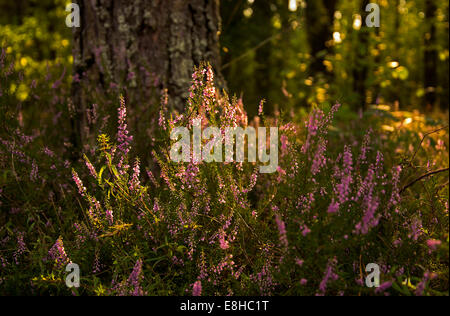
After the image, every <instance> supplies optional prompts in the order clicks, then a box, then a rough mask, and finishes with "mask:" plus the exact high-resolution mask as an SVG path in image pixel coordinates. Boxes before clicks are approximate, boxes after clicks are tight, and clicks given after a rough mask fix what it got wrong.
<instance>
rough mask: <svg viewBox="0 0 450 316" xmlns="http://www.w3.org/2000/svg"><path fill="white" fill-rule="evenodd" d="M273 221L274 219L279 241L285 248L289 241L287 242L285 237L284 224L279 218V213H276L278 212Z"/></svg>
mask: <svg viewBox="0 0 450 316" xmlns="http://www.w3.org/2000/svg"><path fill="white" fill-rule="evenodd" d="M275 221H276V223H277V227H278V234H279V237H280V243H281V245H283V246H284V247H285V249H287V248H288V246H289V243H288V239H287V232H286V224H285V223H284V221H283V220H282V219H281V217H280V215H278V214H277V215H276V216H275Z"/></svg>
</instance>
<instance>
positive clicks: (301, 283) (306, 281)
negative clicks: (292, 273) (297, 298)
mask: <svg viewBox="0 0 450 316" xmlns="http://www.w3.org/2000/svg"><path fill="white" fill-rule="evenodd" d="M307 283H308V280H306V279H301V280H300V285H303V286H305V285H306V284H307Z"/></svg>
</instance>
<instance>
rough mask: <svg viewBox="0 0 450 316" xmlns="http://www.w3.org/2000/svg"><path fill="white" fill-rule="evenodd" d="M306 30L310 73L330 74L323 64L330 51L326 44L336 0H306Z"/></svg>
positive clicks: (330, 33) (328, 39) (331, 36)
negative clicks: (310, 61)
mask: <svg viewBox="0 0 450 316" xmlns="http://www.w3.org/2000/svg"><path fill="white" fill-rule="evenodd" d="M306 4H307V6H306V11H305V17H306V26H305V27H306V30H307V34H308V42H309V45H310V49H311V56H312V58H313V61H312V63H311V65H310V70H311V72H312V74H316V73H319V72H320V73H323V74H326V75H330V76H331V74H330V73H328V72H327V71H326V67H325V65H324V64H323V62H324V60H325V55H327V54H329V53H331V46H330V45H328V44H327V42H329V41H330V40H331V39H332V38H333V34H332V30H333V21H334V12H335V9H336V5H337V0H307V1H306Z"/></svg>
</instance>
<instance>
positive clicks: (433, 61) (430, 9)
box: [424, 0, 438, 110]
mask: <svg viewBox="0 0 450 316" xmlns="http://www.w3.org/2000/svg"><path fill="white" fill-rule="evenodd" d="M436 11H437V6H436V3H435V1H434V0H426V1H425V19H426V21H425V22H426V27H427V30H426V33H425V47H424V49H425V54H424V65H425V73H424V87H425V105H426V108H427V109H428V110H430V109H432V108H434V106H435V105H436V88H437V85H438V73H437V65H438V51H437V42H436V24H435V19H436Z"/></svg>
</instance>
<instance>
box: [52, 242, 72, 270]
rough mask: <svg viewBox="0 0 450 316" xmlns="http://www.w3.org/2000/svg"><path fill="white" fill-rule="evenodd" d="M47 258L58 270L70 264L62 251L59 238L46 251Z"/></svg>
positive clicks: (62, 247)
mask: <svg viewBox="0 0 450 316" xmlns="http://www.w3.org/2000/svg"><path fill="white" fill-rule="evenodd" d="M48 258H49V259H50V260H51V261H54V262H55V264H56V266H57V267H58V268H61V267H62V266H63V265H65V264H68V263H70V259H69V257H68V256H67V254H66V251H65V249H64V243H63V240H62V237H59V238H58V240H56V242H55V244H54V245H53V246H52V248H50V250H49V251H48Z"/></svg>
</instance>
